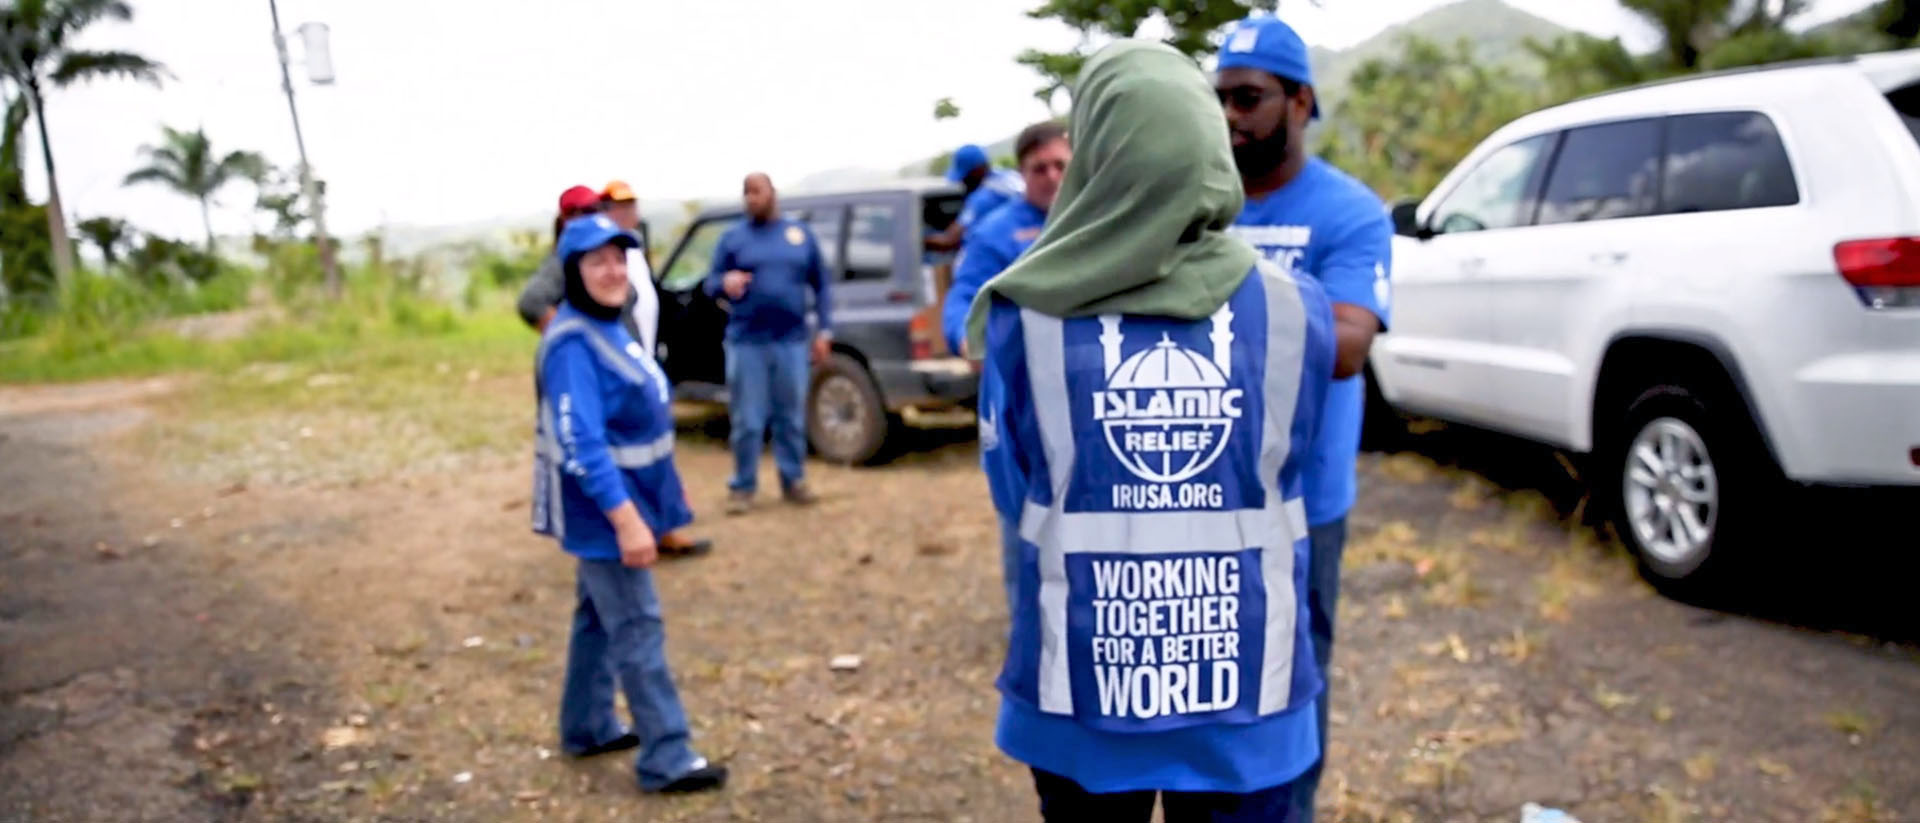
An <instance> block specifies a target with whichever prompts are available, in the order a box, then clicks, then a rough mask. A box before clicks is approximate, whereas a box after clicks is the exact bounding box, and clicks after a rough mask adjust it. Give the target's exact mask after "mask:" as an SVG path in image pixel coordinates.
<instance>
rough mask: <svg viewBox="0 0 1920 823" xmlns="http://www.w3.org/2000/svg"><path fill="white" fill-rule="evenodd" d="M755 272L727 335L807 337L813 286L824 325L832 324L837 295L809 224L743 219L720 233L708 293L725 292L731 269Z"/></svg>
mask: <svg viewBox="0 0 1920 823" xmlns="http://www.w3.org/2000/svg"><path fill="white" fill-rule="evenodd" d="M735 269H739V270H741V271H745V272H747V273H749V274H752V275H753V281H752V282H751V283H749V284H748V285H747V292H746V294H745V295H743V296H742V297H741V298H740V299H739V300H737V301H734V302H733V306H732V309H731V311H730V314H729V315H728V317H727V339H728V340H731V341H734V342H738V343H792V342H797V341H804V340H806V339H807V337H808V335H807V292H809V291H811V292H813V310H814V312H815V313H816V314H817V315H818V316H819V318H820V329H821V330H823V331H824V330H827V329H830V328H832V327H833V326H832V322H831V320H832V317H831V310H832V303H833V300H832V297H831V295H830V294H829V287H828V283H827V281H828V278H827V267H826V263H825V261H824V259H823V258H822V257H821V255H820V243H819V241H817V240H815V239H814V236H813V231H812V230H811V229H808V228H807V227H806V226H805V225H803V224H801V223H799V222H797V221H793V220H787V219H784V218H782V219H776V220H769V221H767V222H765V223H755V222H753V221H752V220H742V221H740V222H739V223H736V224H734V226H733V228H730V229H727V232H726V233H725V234H723V235H721V236H720V244H719V246H718V247H716V248H715V249H714V250H713V264H712V266H711V267H710V268H708V270H707V281H706V290H707V294H709V295H713V296H715V297H719V296H722V295H724V294H725V292H724V291H722V290H721V285H722V282H723V280H724V278H725V277H726V275H727V272H729V271H733V270H735Z"/></svg>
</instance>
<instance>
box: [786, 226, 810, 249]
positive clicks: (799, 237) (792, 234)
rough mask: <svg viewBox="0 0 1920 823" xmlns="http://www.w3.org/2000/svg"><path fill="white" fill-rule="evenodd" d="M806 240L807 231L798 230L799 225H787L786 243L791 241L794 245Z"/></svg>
mask: <svg viewBox="0 0 1920 823" xmlns="http://www.w3.org/2000/svg"><path fill="white" fill-rule="evenodd" d="M806 240H807V233H806V232H803V231H801V230H800V227H799V226H788V227H787V242H788V243H791V244H793V245H795V246H798V245H800V244H801V243H804V242H806Z"/></svg>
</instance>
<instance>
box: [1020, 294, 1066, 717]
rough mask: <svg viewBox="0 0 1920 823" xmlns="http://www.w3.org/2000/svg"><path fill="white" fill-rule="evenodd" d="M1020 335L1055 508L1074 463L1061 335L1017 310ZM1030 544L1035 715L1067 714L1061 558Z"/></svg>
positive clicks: (1050, 320)
mask: <svg viewBox="0 0 1920 823" xmlns="http://www.w3.org/2000/svg"><path fill="white" fill-rule="evenodd" d="M1020 332H1021V336H1022V337H1024V338H1025V339H1026V350H1027V369H1028V376H1029V377H1030V378H1031V380H1030V382H1031V383H1032V386H1031V388H1032V391H1033V410H1034V414H1035V415H1036V422H1037V423H1039V426H1040V440H1041V444H1042V447H1043V448H1044V449H1045V451H1046V455H1047V472H1048V475H1049V479H1050V480H1051V481H1052V483H1053V501H1054V505H1055V506H1056V507H1057V506H1059V505H1060V503H1061V501H1062V500H1063V499H1065V497H1066V494H1067V486H1068V484H1069V482H1070V481H1071V480H1072V478H1073V461H1074V444H1073V417H1072V404H1071V403H1069V402H1068V400H1067V372H1066V367H1067V360H1066V337H1065V331H1064V330H1063V328H1062V325H1061V323H1060V319H1059V318H1057V317H1049V316H1047V315H1044V314H1041V313H1039V312H1037V311H1033V310H1031V309H1021V310H1020ZM1022 519H1023V520H1024V519H1025V518H1022ZM1022 531H1025V530H1024V529H1022ZM1034 545H1036V546H1038V547H1039V549H1040V710H1041V711H1043V712H1047V713H1049V714H1073V672H1072V671H1071V670H1069V669H1068V668H1067V556H1066V555H1065V554H1064V553H1063V552H1062V550H1061V546H1062V544H1061V543H1058V542H1052V543H1035V544H1034Z"/></svg>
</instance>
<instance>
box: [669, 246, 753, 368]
mask: <svg viewBox="0 0 1920 823" xmlns="http://www.w3.org/2000/svg"><path fill="white" fill-rule="evenodd" d="M739 219H740V218H738V217H717V218H708V219H705V220H701V221H700V222H697V223H695V224H693V226H692V227H691V228H689V229H688V230H687V233H686V236H684V237H682V238H681V240H680V245H679V246H678V247H677V248H675V249H674V250H673V256H672V257H670V258H668V260H667V264H666V265H665V266H663V267H661V269H660V273H659V289H660V346H659V350H658V351H656V352H655V356H656V357H658V358H659V360H660V363H661V366H662V368H663V369H665V371H666V373H667V379H669V380H671V381H673V384H674V386H675V388H676V389H677V390H680V391H684V392H688V393H693V394H702V393H707V392H710V391H711V390H712V389H713V388H717V387H720V386H724V385H726V382H727V380H726V378H727V358H726V348H725V346H724V338H725V336H726V331H727V310H726V309H725V308H724V307H723V306H722V305H721V304H720V302H719V301H717V300H715V299H714V298H712V297H709V296H708V295H707V293H706V290H705V289H702V288H701V287H700V286H701V283H702V282H703V281H704V280H706V277H707V269H708V267H709V266H710V265H711V262H712V260H713V252H714V249H715V248H717V247H718V246H719V244H720V235H722V234H724V233H725V232H726V230H727V229H728V228H731V227H732V226H733V224H734V223H736V222H738V221H739Z"/></svg>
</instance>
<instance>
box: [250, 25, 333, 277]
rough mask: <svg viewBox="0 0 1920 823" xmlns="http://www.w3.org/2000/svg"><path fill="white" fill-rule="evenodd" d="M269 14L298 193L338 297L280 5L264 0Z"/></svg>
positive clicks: (323, 268) (324, 215) (323, 206)
mask: <svg viewBox="0 0 1920 823" xmlns="http://www.w3.org/2000/svg"><path fill="white" fill-rule="evenodd" d="M267 9H268V11H270V12H272V14H273V47H274V49H275V50H276V51H278V52H279V53H280V87H281V88H283V89H286V92H287V111H289V112H292V113H293V142H294V144H295V145H297V146H299V147H300V190H301V191H302V192H304V193H305V195H306V198H307V204H308V208H311V209H312V210H313V239H314V242H316V243H318V244H320V270H321V271H322V272H324V273H325V274H326V277H327V293H328V294H329V295H331V296H334V297H339V296H340V270H339V268H337V267H336V266H335V264H334V260H333V241H332V240H330V239H328V238H327V208H326V204H325V203H323V202H321V197H320V188H319V186H316V185H315V184H314V182H313V166H312V165H311V164H309V163H308V162H307V140H306V138H305V137H304V136H302V135H301V134H300V107H299V106H298V105H296V104H295V103H294V102H293V75H292V73H291V72H289V71H288V70H287V38H286V37H285V36H283V35H281V34H280V5H279V3H278V2H277V0H267Z"/></svg>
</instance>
